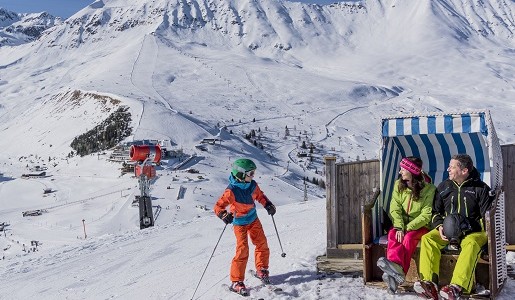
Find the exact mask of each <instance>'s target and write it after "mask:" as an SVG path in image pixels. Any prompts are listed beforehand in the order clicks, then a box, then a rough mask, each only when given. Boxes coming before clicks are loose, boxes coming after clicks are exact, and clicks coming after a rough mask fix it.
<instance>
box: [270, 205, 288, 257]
mask: <svg viewBox="0 0 515 300" xmlns="http://www.w3.org/2000/svg"><path fill="white" fill-rule="evenodd" d="M271 217H272V222H274V228H275V233H276V234H277V239H278V240H279V246H281V251H282V253H281V256H282V257H286V253H284V250H283V245H282V244H281V238H279V232H277V226H275V219H274V216H273V215H271Z"/></svg>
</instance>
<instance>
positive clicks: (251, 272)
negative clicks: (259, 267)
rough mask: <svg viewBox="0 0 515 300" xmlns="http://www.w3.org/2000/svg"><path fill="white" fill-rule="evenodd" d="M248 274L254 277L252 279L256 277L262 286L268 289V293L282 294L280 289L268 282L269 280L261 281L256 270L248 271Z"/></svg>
mask: <svg viewBox="0 0 515 300" xmlns="http://www.w3.org/2000/svg"><path fill="white" fill-rule="evenodd" d="M249 273H250V274H251V275H252V276H254V277H256V278H257V279H259V280H260V281H261V283H262V285H263V286H264V287H266V288H267V289H269V290H270V291H272V292H274V293H276V294H280V293H282V291H283V289H282V288H280V287H277V286H275V285H273V284H272V283H271V282H270V280H263V279H261V278H260V277H259V276H258V275H257V273H256V270H249Z"/></svg>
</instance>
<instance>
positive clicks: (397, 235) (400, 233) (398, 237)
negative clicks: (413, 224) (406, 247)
mask: <svg viewBox="0 0 515 300" xmlns="http://www.w3.org/2000/svg"><path fill="white" fill-rule="evenodd" d="M395 239H396V240H397V242H399V243H402V240H403V239H404V231H402V230H397V232H395Z"/></svg>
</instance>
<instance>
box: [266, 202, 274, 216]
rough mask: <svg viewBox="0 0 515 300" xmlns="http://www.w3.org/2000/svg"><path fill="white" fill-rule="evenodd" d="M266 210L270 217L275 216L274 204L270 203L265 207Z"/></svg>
mask: <svg viewBox="0 0 515 300" xmlns="http://www.w3.org/2000/svg"><path fill="white" fill-rule="evenodd" d="M265 209H266V211H267V212H268V214H269V215H271V216H273V215H275V205H273V204H272V202H270V201H268V202H267V203H266V205H265Z"/></svg>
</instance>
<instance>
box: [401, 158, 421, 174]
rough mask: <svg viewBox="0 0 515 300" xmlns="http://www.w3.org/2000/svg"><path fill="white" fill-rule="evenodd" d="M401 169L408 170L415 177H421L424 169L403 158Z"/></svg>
mask: <svg viewBox="0 0 515 300" xmlns="http://www.w3.org/2000/svg"><path fill="white" fill-rule="evenodd" d="M400 166H401V168H403V169H406V170H408V171H409V172H410V173H411V174H413V175H420V172H421V171H422V169H421V168H420V167H419V166H417V165H416V164H415V163H414V162H412V161H411V160H409V159H407V158H403V159H402V160H401V163H400Z"/></svg>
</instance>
